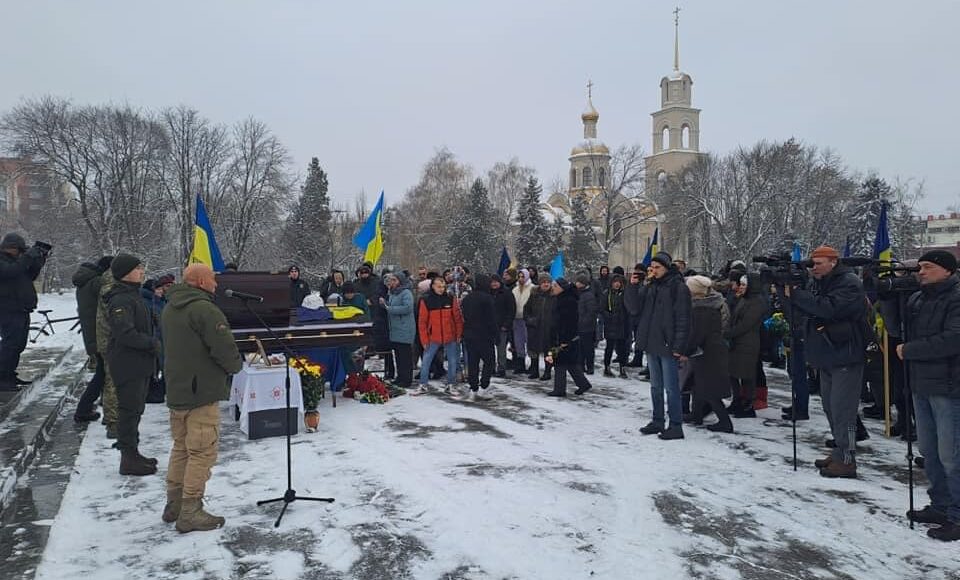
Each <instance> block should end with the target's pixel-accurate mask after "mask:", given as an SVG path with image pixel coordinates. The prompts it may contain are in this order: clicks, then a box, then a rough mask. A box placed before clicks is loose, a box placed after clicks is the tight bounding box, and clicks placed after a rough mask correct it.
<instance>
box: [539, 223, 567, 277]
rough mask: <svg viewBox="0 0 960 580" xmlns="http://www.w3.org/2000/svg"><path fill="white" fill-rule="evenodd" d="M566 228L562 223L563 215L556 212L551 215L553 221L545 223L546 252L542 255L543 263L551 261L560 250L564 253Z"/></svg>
mask: <svg viewBox="0 0 960 580" xmlns="http://www.w3.org/2000/svg"><path fill="white" fill-rule="evenodd" d="M565 230H566V228H565V227H564V225H563V217H562V216H561V215H560V214H559V213H558V214H555V215H554V216H553V221H552V222H550V223H549V224H548V225H547V254H546V255H545V256H544V261H543V264H544V265H547V264H551V263H553V259H554V258H556V257H557V254H559V253H560V252H563V253H566V250H567V243H566V241H565V240H564V233H565Z"/></svg>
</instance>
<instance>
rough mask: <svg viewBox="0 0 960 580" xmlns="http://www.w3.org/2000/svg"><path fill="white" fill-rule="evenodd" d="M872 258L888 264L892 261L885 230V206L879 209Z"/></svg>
mask: <svg viewBox="0 0 960 580" xmlns="http://www.w3.org/2000/svg"><path fill="white" fill-rule="evenodd" d="M873 258H874V259H875V260H881V261H883V262H887V263H888V264H889V263H890V262H891V261H892V260H893V248H891V247H890V232H889V230H888V229H887V204H886V202H884V203H883V205H882V206H881V207H880V220H879V221H878V222H877V237H876V239H874V241H873Z"/></svg>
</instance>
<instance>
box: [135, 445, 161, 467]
mask: <svg viewBox="0 0 960 580" xmlns="http://www.w3.org/2000/svg"><path fill="white" fill-rule="evenodd" d="M134 452H135V453H136V454H137V457H139V458H140V461H143V462H144V463H149V464H150V465H152V466H154V467H156V466H157V463H158V461H157V458H156V457H147V456H145V455H142V454H141V453H140V450H139V449H134Z"/></svg>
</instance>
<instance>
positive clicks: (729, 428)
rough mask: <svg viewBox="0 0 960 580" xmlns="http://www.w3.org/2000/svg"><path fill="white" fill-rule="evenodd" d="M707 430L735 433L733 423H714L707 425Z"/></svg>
mask: <svg viewBox="0 0 960 580" xmlns="http://www.w3.org/2000/svg"><path fill="white" fill-rule="evenodd" d="M707 431H713V432H714V433H733V424H727V425H724V424H722V423H714V424H713V425H707Z"/></svg>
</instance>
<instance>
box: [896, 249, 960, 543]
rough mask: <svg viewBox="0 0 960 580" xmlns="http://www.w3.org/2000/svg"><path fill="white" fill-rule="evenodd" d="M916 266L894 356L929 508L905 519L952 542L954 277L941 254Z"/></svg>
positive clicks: (959, 301) (956, 425) (959, 363)
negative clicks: (905, 386)
mask: <svg viewBox="0 0 960 580" xmlns="http://www.w3.org/2000/svg"><path fill="white" fill-rule="evenodd" d="M919 266H920V272H919V273H918V274H917V277H918V278H919V279H920V290H919V291H917V292H915V293H914V294H913V295H911V296H910V300H909V301H908V302H907V312H906V316H907V328H908V330H909V332H908V334H907V340H906V341H905V342H904V343H903V344H899V345H897V356H898V357H899V358H900V359H901V360H903V361H904V362H905V363H906V364H907V369H908V372H909V377H910V388H911V390H912V391H913V405H914V412H915V415H916V421H917V440H918V443H919V446H920V453H921V454H922V455H923V457H924V458H925V464H924V470H925V472H926V474H927V479H928V480H929V481H930V489H929V490H928V492H927V493H928V494H929V495H930V505H928V506H926V507H925V508H923V509H922V510H911V511H908V512H907V517H908V518H910V519H911V520H913V521H915V522H920V523H924V524H937V525H938V526H939V527H936V528H931V529H929V530H927V535H928V536H930V537H931V538H934V539H937V540H943V541H945V542H952V541H956V540H960V279H958V278H957V273H956V272H957V259H956V257H954V255H953V254H951V253H950V252H948V251H946V250H931V251H929V252H927V253H926V254H924V255H923V256H921V257H920V260H919Z"/></svg>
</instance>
